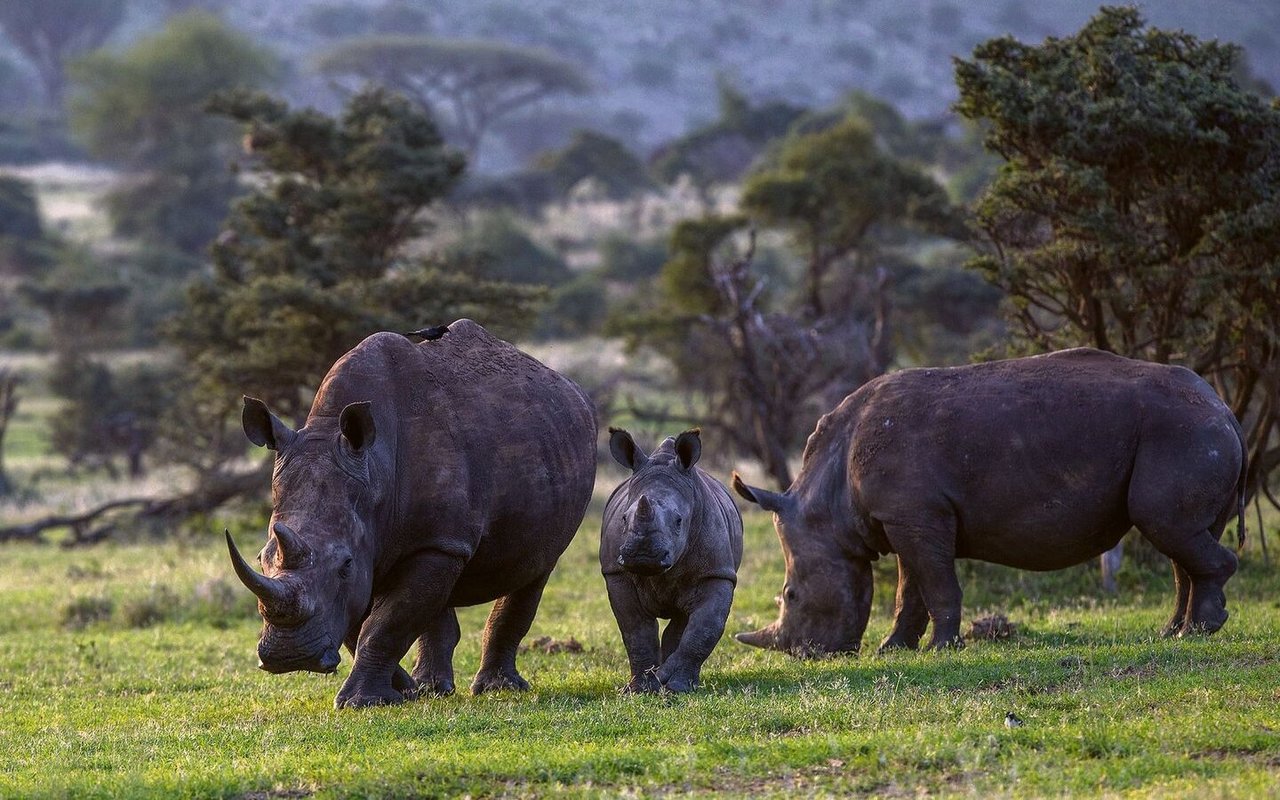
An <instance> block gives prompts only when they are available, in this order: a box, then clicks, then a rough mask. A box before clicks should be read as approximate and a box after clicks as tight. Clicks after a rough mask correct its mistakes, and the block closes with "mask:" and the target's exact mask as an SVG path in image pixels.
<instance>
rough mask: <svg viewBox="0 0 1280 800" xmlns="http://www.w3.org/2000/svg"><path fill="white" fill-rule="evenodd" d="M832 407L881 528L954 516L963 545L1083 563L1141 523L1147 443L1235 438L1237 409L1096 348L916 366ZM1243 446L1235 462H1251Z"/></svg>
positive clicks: (1007, 556)
mask: <svg viewBox="0 0 1280 800" xmlns="http://www.w3.org/2000/svg"><path fill="white" fill-rule="evenodd" d="M829 417H830V419H826V420H824V425H825V427H826V428H827V429H828V430H830V431H832V432H833V433H832V434H828V435H827V437H822V438H830V437H831V436H833V435H842V436H843V437H846V438H847V441H848V443H849V444H848V449H847V451H846V453H847V455H846V459H847V461H846V468H847V470H848V480H849V483H850V486H851V490H852V493H853V498H852V499H853V503H854V505H855V507H856V508H857V509H859V510H860V511H861V512H862V513H864V514H865V515H866V517H867V518H868V519H867V522H868V523H869V524H870V525H871V526H872V527H873V528H875V527H877V526H883V525H885V524H890V525H892V524H894V523H902V522H904V521H906V520H918V519H920V515H921V513H922V512H923V513H925V514H928V513H929V512H930V511H932V512H935V513H937V514H938V515H943V516H945V515H948V514H954V515H955V516H956V517H958V522H959V527H960V536H959V540H958V549H959V554H960V555H971V556H974V557H979V558H984V559H987V560H993V561H997V562H1000V563H1011V564H1012V565H1014V566H1021V567H1024V568H1032V569H1051V568H1057V567H1059V566H1063V565H1064V564H1065V563H1068V562H1070V563H1074V561H1073V559H1076V560H1078V559H1079V558H1081V556H1080V553H1081V552H1085V551H1089V550H1091V549H1093V548H1095V547H1097V546H1098V545H1097V543H1098V542H1101V541H1104V540H1107V539H1112V540H1114V539H1115V538H1118V536H1119V535H1120V534H1122V533H1123V532H1124V531H1125V530H1127V529H1128V528H1129V526H1130V521H1129V517H1128V513H1127V507H1126V501H1127V496H1128V492H1129V488H1130V478H1131V476H1132V473H1133V469H1134V463H1135V458H1136V456H1137V454H1138V451H1139V448H1140V447H1141V446H1142V445H1143V442H1144V441H1154V440H1157V439H1159V440H1162V441H1169V440H1170V437H1175V438H1176V437H1181V439H1182V440H1185V449H1186V451H1187V452H1188V453H1189V454H1190V453H1193V452H1197V451H1198V450H1197V448H1200V447H1201V446H1202V445H1203V446H1204V447H1217V446H1221V447H1223V448H1224V449H1227V450H1230V449H1231V448H1232V447H1233V446H1235V444H1236V443H1235V440H1234V437H1235V434H1234V432H1233V431H1232V430H1231V428H1230V423H1229V422H1228V421H1227V418H1230V417H1231V415H1230V412H1229V411H1228V410H1227V409H1226V407H1225V405H1223V404H1222V403H1221V401H1220V400H1218V399H1217V397H1216V395H1214V394H1213V392H1212V389H1210V388H1209V387H1208V386H1207V384H1204V382H1203V381H1202V380H1200V379H1199V378H1198V377H1196V376H1195V375H1194V373H1191V372H1189V371H1188V370H1184V369H1181V368H1175V367H1167V366H1162V365H1157V364H1150V363H1147V362H1140V361H1134V360H1130V359H1125V358H1121V357H1119V356H1114V355H1110V354H1106V353H1101V352H1099V351H1093V350H1087V349H1078V350H1071V351H1063V352H1061V353H1055V354H1051V355H1048V356H1040V357H1033V358H1026V359H1012V360H1008V361H999V362H991V363H988V364H977V365H971V366H966V367H955V368H944V369H915V370H904V371H902V372H898V373H894V374H891V375H888V376H885V377H883V378H880V379H878V380H876V381H873V382H872V383H870V384H868V385H867V386H865V387H863V388H862V389H860V390H859V391H858V392H855V393H854V395H851V396H850V397H849V398H848V399H847V400H846V401H845V403H843V404H842V405H841V406H840V408H838V409H837V411H836V412H833V414H832V415H829ZM823 427H824V426H823V425H820V426H819V428H820V430H821V429H822V428H823ZM816 436H818V434H817V433H815V437H816ZM1179 441H1181V440H1179ZM816 444H817V443H815V442H814V441H812V440H811V442H810V445H811V446H815V447H816ZM818 449H820V448H818ZM1236 449H1237V459H1236V461H1235V462H1234V466H1233V465H1231V464H1230V463H1227V462H1228V461H1229V460H1224V463H1223V465H1220V468H1221V470H1222V471H1223V472H1224V474H1225V473H1226V472H1228V471H1232V470H1234V471H1238V469H1239V463H1240V462H1239V456H1238V447H1237V448H1236ZM806 450H807V453H808V448H806ZM807 461H808V454H807V456H806V468H807ZM1215 469H1218V467H1215ZM1231 474H1232V475H1234V472H1232V473H1231ZM1218 477H1221V476H1218ZM1228 485H1230V484H1228ZM1027 537H1034V538H1035V539H1036V540H1037V541H1038V542H1039V543H1040V544H1044V543H1057V544H1061V548H1059V549H1058V550H1055V549H1054V548H1053V547H1040V548H1036V547H1028V546H1026V545H1027V541H1026V540H1027ZM1112 543H1114V541H1112ZM1108 546H1109V545H1108ZM1102 549H1106V548H1105V547H1102ZM1085 557H1087V556H1085Z"/></svg>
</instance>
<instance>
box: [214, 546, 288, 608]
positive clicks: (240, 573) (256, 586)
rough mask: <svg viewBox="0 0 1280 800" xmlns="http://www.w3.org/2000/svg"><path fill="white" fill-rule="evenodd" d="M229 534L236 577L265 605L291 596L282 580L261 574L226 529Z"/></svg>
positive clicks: (232, 563)
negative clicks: (242, 553) (241, 553)
mask: <svg viewBox="0 0 1280 800" xmlns="http://www.w3.org/2000/svg"><path fill="white" fill-rule="evenodd" d="M224 533H225V534H226V536H227V550H229V551H230V552H231V565H232V566H233V567H235V569H236V577H238V578H239V579H240V582H241V583H243V584H244V585H245V586H247V587H248V588H249V591H251V592H253V593H254V595H256V596H257V598H258V599H259V600H261V601H262V602H263V604H264V605H271V604H273V603H274V604H279V603H281V602H283V601H284V600H286V599H287V598H288V596H289V590H288V587H286V586H285V585H284V583H283V582H282V581H278V580H276V579H275V578H268V577H267V576H266V575H261V574H259V573H258V571H257V570H255V569H254V568H253V567H251V566H249V563H248V562H247V561H245V560H244V556H242V555H240V551H239V550H238V549H237V548H236V543H235V541H234V540H232V538H231V531H224Z"/></svg>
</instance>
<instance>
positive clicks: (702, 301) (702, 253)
mask: <svg viewBox="0 0 1280 800" xmlns="http://www.w3.org/2000/svg"><path fill="white" fill-rule="evenodd" d="M746 225H747V220H746V218H745V217H742V216H739V215H732V216H725V217H718V216H708V217H702V218H700V219H692V220H683V221H681V222H680V223H678V224H677V225H676V227H675V229H674V230H673V231H672V232H671V243H670V252H671V257H670V258H669V259H668V260H667V263H666V264H664V265H663V266H662V271H661V273H660V274H659V280H660V285H661V287H662V291H663V295H664V296H665V299H666V300H667V301H668V302H669V303H670V304H671V306H672V307H673V309H675V310H677V311H680V312H684V313H685V314H711V313H716V312H718V311H722V310H723V302H724V301H723V298H722V297H721V296H720V293H719V292H717V291H716V288H715V274H714V271H713V267H714V266H715V264H716V263H717V261H721V260H724V258H725V254H726V250H725V246H726V240H728V239H729V238H730V237H731V236H732V235H733V234H735V233H737V232H739V231H741V230H743V228H745V227H746Z"/></svg>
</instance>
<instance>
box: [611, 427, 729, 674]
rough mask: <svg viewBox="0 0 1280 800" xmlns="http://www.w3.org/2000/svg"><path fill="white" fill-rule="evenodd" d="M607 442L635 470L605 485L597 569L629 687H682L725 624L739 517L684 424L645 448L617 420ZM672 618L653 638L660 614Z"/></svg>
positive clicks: (699, 667)
mask: <svg viewBox="0 0 1280 800" xmlns="http://www.w3.org/2000/svg"><path fill="white" fill-rule="evenodd" d="M609 433H610V436H609V450H610V452H612V454H613V457H614V458H615V459H616V460H617V461H618V463H620V464H622V465H623V466H624V467H627V468H628V469H630V470H631V473H632V474H631V477H629V478H627V479H626V480H625V481H623V482H622V483H620V484H618V487H617V488H616V489H614V490H613V494H611V495H609V501H608V503H606V504H605V509H604V523H603V525H602V526H601V528H600V570H601V572H602V573H604V578H605V586H606V588H607V589H608V592H609V605H610V606H612V607H613V615H614V617H615V618H616V619H617V621H618V628H619V630H620V631H621V632H622V642H623V645H624V646H625V647H626V649H627V659H628V661H629V662H630V665H631V680H630V682H628V684H627V691H630V692H658V691H663V690H666V691H669V692H688V691H691V690H693V689H694V688H696V687H697V685H698V679H699V675H700V673H701V671H702V664H703V662H705V661H706V660H707V657H708V656H710V655H711V651H712V650H714V649H715V646H716V643H718V642H719V641H720V637H721V636H722V635H723V634H724V624H725V620H726V619H727V618H728V616H729V606H730V605H731V604H732V603H733V588H734V586H735V584H736V583H737V580H738V565H739V564H741V563H742V517H741V516H740V515H739V514H738V507H737V506H735V505H734V504H733V500H732V499H731V498H730V497H729V493H728V492H727V491H726V490H725V488H724V486H722V485H721V484H720V482H719V481H717V480H716V479H715V478H712V477H711V476H710V475H708V474H707V473H705V472H703V471H702V470H701V469H698V468H697V467H696V466H694V465H695V464H696V463H697V462H698V458H699V456H700V455H701V454H702V439H701V436H700V435H699V432H698V431H697V430H689V431H685V432H684V433H682V434H680V435H679V436H678V437H675V438H668V439H666V440H665V441H664V442H663V443H662V444H661V445H659V447H658V449H657V450H655V451H654V452H653V453H652V454H646V453H645V452H644V451H643V450H641V449H640V448H639V447H638V446H637V445H636V443H635V441H634V440H633V439H632V438H631V434H629V433H627V432H626V431H624V430H620V429H617V428H610V429H609ZM659 618H662V619H668V620H670V622H668V623H667V627H666V629H664V630H663V632H662V644H661V647H659V644H658V619H659Z"/></svg>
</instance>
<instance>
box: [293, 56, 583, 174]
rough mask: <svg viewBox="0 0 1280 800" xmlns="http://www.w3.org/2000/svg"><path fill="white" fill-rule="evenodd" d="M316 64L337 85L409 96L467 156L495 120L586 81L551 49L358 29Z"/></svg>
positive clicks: (575, 91) (574, 89)
mask: <svg viewBox="0 0 1280 800" xmlns="http://www.w3.org/2000/svg"><path fill="white" fill-rule="evenodd" d="M317 66H318V69H319V70H320V72H321V73H322V74H323V75H325V76H326V77H327V78H329V80H330V81H331V82H333V83H334V84H335V85H339V86H344V85H345V86H346V87H347V88H349V89H354V88H356V87H362V86H367V85H374V86H380V87H383V88H386V89H390V90H392V91H396V92H400V93H402V94H404V95H405V96H407V97H410V98H413V99H414V100H415V101H416V102H417V103H418V104H419V106H420V107H421V108H422V109H424V110H427V111H430V112H431V113H432V114H434V115H436V117H437V122H438V123H439V124H440V125H441V126H442V127H443V129H444V131H445V134H446V136H447V137H448V138H449V139H450V140H451V141H454V142H457V143H458V144H459V145H460V146H461V147H462V148H463V149H464V150H465V151H466V152H467V154H468V155H469V156H472V157H474V156H475V155H476V153H477V151H478V150H479V147H480V143H481V140H482V139H483V137H484V135H485V133H486V132H487V131H488V129H489V127H490V126H491V125H492V124H493V123H494V122H496V121H498V120H500V119H502V118H504V117H507V116H509V115H510V114H512V113H513V112H515V111H517V110H519V109H521V108H524V107H525V106H528V105H529V104H530V103H534V102H536V101H538V100H541V99H543V98H545V97H549V96H552V95H555V94H562V93H567V94H583V93H585V92H586V91H587V90H588V89H589V83H588V82H587V79H586V78H585V77H584V76H583V74H582V73H581V71H580V70H579V69H578V68H577V67H576V66H574V65H573V64H572V63H570V62H568V61H565V60H564V59H562V58H560V57H558V56H556V55H553V54H552V53H550V52H547V51H543V50H538V49H531V48H527V47H521V46H518V45H509V44H504V43H501V42H490V41H468V40H460V39H436V38H431V37H427V36H413V35H376V36H365V37H358V38H354V39H350V40H348V41H344V42H341V43H339V44H336V45H334V46H333V47H332V48H330V49H329V50H328V51H326V52H325V53H323V54H321V56H320V58H319V60H318V62H317Z"/></svg>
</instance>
